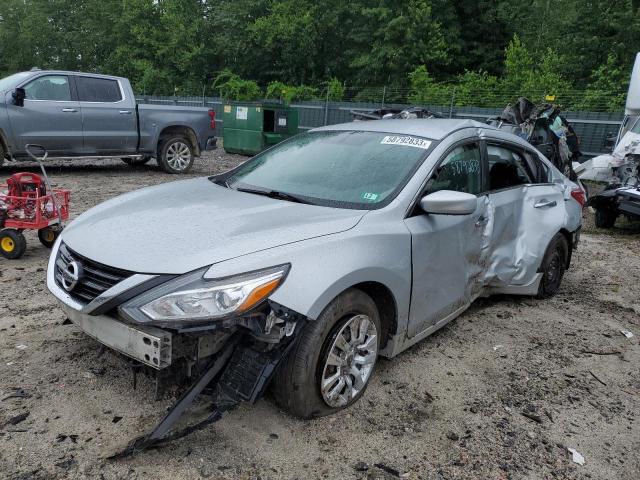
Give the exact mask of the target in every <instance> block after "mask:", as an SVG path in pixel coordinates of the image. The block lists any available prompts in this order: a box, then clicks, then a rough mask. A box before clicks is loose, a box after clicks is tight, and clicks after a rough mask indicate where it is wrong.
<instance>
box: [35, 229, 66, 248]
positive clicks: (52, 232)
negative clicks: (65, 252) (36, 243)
mask: <svg viewBox="0 0 640 480" xmlns="http://www.w3.org/2000/svg"><path fill="white" fill-rule="evenodd" d="M61 231H62V230H60V229H59V228H52V227H45V228H41V229H40V230H38V240H40V243H41V244H42V245H44V246H45V247H47V248H51V247H53V244H54V243H56V240H57V239H58V236H59V235H60V232H61Z"/></svg>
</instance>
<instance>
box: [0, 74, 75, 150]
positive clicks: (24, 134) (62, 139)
mask: <svg viewBox="0 0 640 480" xmlns="http://www.w3.org/2000/svg"><path fill="white" fill-rule="evenodd" d="M22 88H24V90H25V94H26V97H25V100H24V106H22V107H19V106H17V105H14V103H13V101H8V102H7V111H8V114H9V123H10V124H11V130H12V131H13V138H14V139H15V142H16V145H15V154H16V155H17V156H20V155H22V154H24V146H25V144H27V143H35V144H39V145H42V146H44V147H45V148H46V149H47V150H48V151H49V154H50V155H52V156H62V155H76V154H79V153H80V152H81V150H82V113H81V112H80V105H79V104H78V102H76V101H75V100H73V98H74V96H73V95H72V85H71V81H70V78H69V77H68V76H67V75H57V74H55V75H54V74H52V75H42V76H40V77H37V78H35V79H33V80H31V81H29V82H27V83H26V84H25V85H22ZM8 95H11V94H10V93H9V94H8Z"/></svg>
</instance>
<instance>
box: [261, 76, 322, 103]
mask: <svg viewBox="0 0 640 480" xmlns="http://www.w3.org/2000/svg"><path fill="white" fill-rule="evenodd" d="M317 93H318V89H317V88H314V87H310V86H308V85H299V86H297V87H296V86H293V85H285V84H284V83H282V82H278V81H275V82H270V83H269V85H267V91H266V94H265V96H266V97H267V98H276V99H278V100H282V101H283V102H285V103H291V102H292V101H294V100H313V99H314V98H316V97H317Z"/></svg>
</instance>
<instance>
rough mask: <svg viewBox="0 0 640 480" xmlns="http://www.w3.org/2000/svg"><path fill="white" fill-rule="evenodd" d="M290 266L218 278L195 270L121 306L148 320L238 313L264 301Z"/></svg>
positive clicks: (131, 313) (137, 316) (214, 316)
mask: <svg viewBox="0 0 640 480" xmlns="http://www.w3.org/2000/svg"><path fill="white" fill-rule="evenodd" d="M288 270H289V265H280V266H277V267H272V268H269V269H265V270H258V271H255V272H250V273H245V274H242V275H237V276H234V277H229V278H224V279H220V280H205V279H203V278H202V275H203V273H204V271H202V270H201V271H198V272H194V273H192V274H189V275H185V276H183V277H179V278H178V279H176V280H174V281H170V282H168V283H167V284H165V285H162V286H160V287H158V288H157V289H154V290H152V291H151V292H147V293H145V294H143V295H141V296H140V297H137V298H136V299H135V300H134V301H133V302H131V303H129V304H127V305H124V306H123V308H122V310H123V312H124V313H125V314H128V316H130V317H133V318H134V319H136V320H138V321H140V320H142V319H141V318H140V316H139V315H138V314H136V313H137V312H135V310H138V311H139V312H142V313H143V314H144V315H145V316H146V317H148V318H147V319H145V320H146V321H149V319H151V320H152V321H183V320H188V321H198V320H200V321H201V320H209V319H216V318H220V317H226V316H229V315H232V314H241V313H244V312H247V311H248V310H251V309H252V308H253V307H255V306H256V305H258V304H259V303H260V302H262V301H263V300H265V299H266V298H267V297H268V296H269V295H270V294H271V293H273V291H274V290H275V289H276V288H278V286H279V285H280V284H281V283H282V281H283V280H284V277H285V276H286V274H287V272H288ZM205 271H206V270H205Z"/></svg>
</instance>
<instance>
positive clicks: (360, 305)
mask: <svg viewBox="0 0 640 480" xmlns="http://www.w3.org/2000/svg"><path fill="white" fill-rule="evenodd" d="M381 333H382V329H381V324H380V315H379V314H378V310H377V308H376V305H375V303H374V301H373V300H372V299H371V297H369V296H368V295H366V294H365V293H363V292H361V291H360V290H356V289H350V290H347V291H346V292H344V293H342V294H341V295H340V296H339V297H337V298H336V299H335V300H334V301H333V302H331V304H330V305H329V306H328V307H327V308H326V309H325V310H324V311H323V312H322V314H321V315H320V316H319V317H318V319H317V320H315V321H313V322H310V323H309V324H308V325H307V326H306V327H305V330H304V332H302V336H301V338H300V341H299V343H298V344H297V345H296V346H295V347H294V349H293V350H292V351H291V352H290V353H289V355H288V356H287V358H286V359H285V361H284V363H283V364H282V365H281V366H280V368H279V369H278V372H277V373H276V376H275V378H274V383H273V387H272V393H273V395H274V397H275V400H276V402H277V403H278V404H279V405H280V406H281V407H283V408H284V409H286V410H287V411H289V412H290V413H291V414H293V415H295V416H298V417H301V418H313V417H320V416H323V415H328V414H331V413H334V412H337V411H339V410H342V409H344V408H346V407H348V406H349V405H351V404H353V403H354V402H356V401H357V400H358V399H359V398H360V397H361V396H362V395H363V393H364V392H365V390H366V388H367V385H368V384H369V380H370V378H371V375H372V373H373V371H374V369H375V365H376V361H377V359H378V350H379V348H380V342H381Z"/></svg>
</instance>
